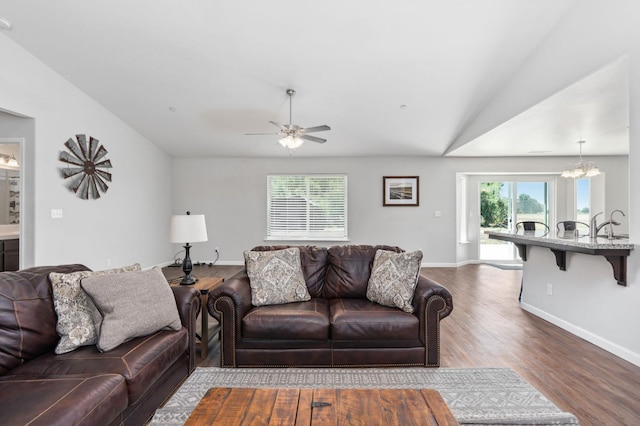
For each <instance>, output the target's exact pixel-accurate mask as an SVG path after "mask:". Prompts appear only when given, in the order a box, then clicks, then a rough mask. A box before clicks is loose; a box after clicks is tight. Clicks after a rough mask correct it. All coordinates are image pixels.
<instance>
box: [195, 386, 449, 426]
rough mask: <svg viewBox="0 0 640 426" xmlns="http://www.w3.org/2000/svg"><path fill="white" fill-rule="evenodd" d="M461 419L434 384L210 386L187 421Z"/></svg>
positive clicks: (359, 422) (425, 422)
mask: <svg viewBox="0 0 640 426" xmlns="http://www.w3.org/2000/svg"><path fill="white" fill-rule="evenodd" d="M231 424H232V425H249V424H261V425H267V424H269V425H270V424H277V425H345V426H346V425H349V426H351V425H367V426H369V425H385V426H387V425H403V426H405V425H458V422H457V420H456V419H455V417H453V414H452V413H451V410H449V407H448V406H447V404H446V403H445V402H444V400H443V399H442V396H441V395H440V393H438V392H437V391H435V390H433V389H272V388H266V389H253V388H212V389H209V391H207V393H206V394H205V396H204V397H203V398H202V400H200V403H199V404H198V406H197V407H196V408H195V410H194V411H193V412H192V413H191V416H190V417H189V418H188V419H187V422H186V423H185V425H187V426H196V425H231Z"/></svg>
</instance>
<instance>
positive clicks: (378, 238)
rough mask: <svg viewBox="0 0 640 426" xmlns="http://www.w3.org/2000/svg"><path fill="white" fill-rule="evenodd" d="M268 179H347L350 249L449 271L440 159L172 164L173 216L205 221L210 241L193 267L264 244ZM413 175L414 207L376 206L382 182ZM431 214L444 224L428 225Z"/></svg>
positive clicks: (449, 216) (446, 182) (444, 174)
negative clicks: (407, 253) (388, 252)
mask: <svg viewBox="0 0 640 426" xmlns="http://www.w3.org/2000/svg"><path fill="white" fill-rule="evenodd" d="M269 173H292V174H293V173H346V174H347V175H348V191H349V192H348V204H349V205H348V208H349V213H348V214H349V223H348V227H349V238H350V241H349V244H392V245H398V246H400V247H402V248H404V249H406V250H415V249H422V250H423V252H424V259H423V262H424V263H425V264H430V265H453V264H455V256H456V241H455V227H456V225H455V223H456V210H455V209H456V203H455V191H456V185H455V170H454V169H453V168H452V165H451V163H450V162H449V161H447V160H444V159H441V158H371V157H357V158H314V159H310V158H296V157H295V156H294V157H288V158H268V159H267V158H265V159H261V158H249V159H247V158H242V159H238V158H220V159H193V158H191V159H174V161H173V176H174V180H173V185H174V186H173V194H174V202H173V206H174V213H176V214H184V212H185V211H186V210H190V211H191V212H193V213H198V214H200V213H202V214H205V215H206V219H207V229H208V233H209V241H208V242H207V243H200V244H196V245H194V249H193V250H192V252H191V253H192V255H191V257H192V259H193V260H211V259H213V250H214V248H215V247H220V251H221V258H220V261H221V263H241V262H242V259H243V257H242V252H243V251H244V250H248V249H250V248H252V247H254V246H256V245H263V244H266V242H265V241H264V238H265V236H266V234H267V231H266V190H267V179H266V176H267V174H269ZM415 175H417V176H420V206H418V207H383V206H382V177H383V176H415ZM436 210H439V211H440V212H441V213H442V217H440V218H435V217H434V211H436ZM269 243H272V244H273V243H274V242H271V241H270V242H269ZM334 244H345V243H334ZM317 245H332V244H331V243H326V242H324V243H317ZM174 249H175V251H176V252H177V251H178V250H180V246H178V245H175V247H174Z"/></svg>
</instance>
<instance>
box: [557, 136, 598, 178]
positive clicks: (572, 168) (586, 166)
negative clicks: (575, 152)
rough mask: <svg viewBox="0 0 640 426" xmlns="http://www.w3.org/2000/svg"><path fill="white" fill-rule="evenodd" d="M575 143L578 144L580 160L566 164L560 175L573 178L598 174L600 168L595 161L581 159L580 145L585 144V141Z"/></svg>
mask: <svg viewBox="0 0 640 426" xmlns="http://www.w3.org/2000/svg"><path fill="white" fill-rule="evenodd" d="M577 143H578V144H580V161H578V162H577V163H572V164H569V165H567V167H566V168H565V169H564V171H563V172H562V174H561V175H560V176H561V177H564V178H573V179H579V178H582V177H593V176H598V175H599V174H600V169H599V168H598V165H597V164H596V163H594V162H593V161H587V162H584V161H582V145H583V144H585V143H586V141H578V142H577Z"/></svg>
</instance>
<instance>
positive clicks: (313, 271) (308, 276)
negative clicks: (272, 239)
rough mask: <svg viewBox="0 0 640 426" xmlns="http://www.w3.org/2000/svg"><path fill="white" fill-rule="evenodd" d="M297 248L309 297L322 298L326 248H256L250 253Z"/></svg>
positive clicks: (327, 255)
mask: <svg viewBox="0 0 640 426" xmlns="http://www.w3.org/2000/svg"><path fill="white" fill-rule="evenodd" d="M290 247H297V248H298V249H299V250H300V263H301V267H302V275H304V281H305V283H306V284H307V289H308V290H309V294H310V295H311V297H322V292H323V289H324V283H325V276H326V273H327V262H328V258H329V254H328V251H327V248H326V247H317V246H257V247H254V248H252V249H251V251H272V250H282V249H286V248H290Z"/></svg>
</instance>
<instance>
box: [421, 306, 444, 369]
mask: <svg viewBox="0 0 640 426" xmlns="http://www.w3.org/2000/svg"><path fill="white" fill-rule="evenodd" d="M437 300H441V301H442V304H443V308H442V309H439V310H438V312H437V315H436V327H435V330H436V345H437V349H438V351H437V355H438V359H437V360H436V363H435V364H429V339H428V338H427V331H428V330H429V327H428V325H429V324H428V321H429V316H428V315H427V312H428V311H429V306H431V304H432V303H433V302H435V301H437ZM446 308H447V302H446V300H444V298H443V297H442V296H439V295H434V296H431V297H430V298H429V300H428V301H427V306H426V307H425V308H424V348H425V354H424V355H425V360H424V361H425V362H424V365H426V366H427V367H439V366H440V312H442V311H444V310H445V309H446Z"/></svg>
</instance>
